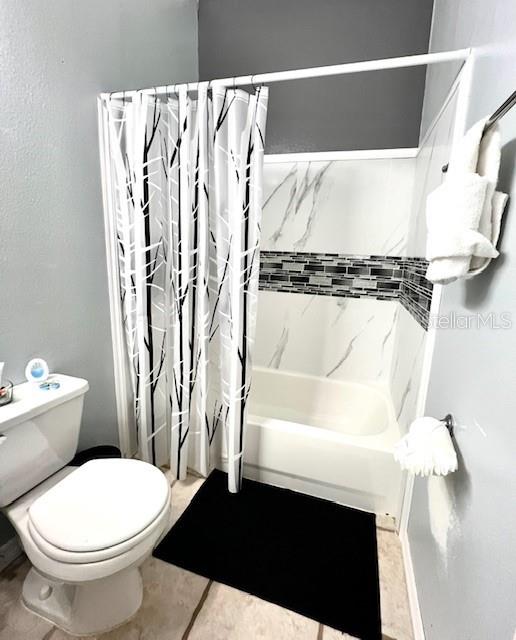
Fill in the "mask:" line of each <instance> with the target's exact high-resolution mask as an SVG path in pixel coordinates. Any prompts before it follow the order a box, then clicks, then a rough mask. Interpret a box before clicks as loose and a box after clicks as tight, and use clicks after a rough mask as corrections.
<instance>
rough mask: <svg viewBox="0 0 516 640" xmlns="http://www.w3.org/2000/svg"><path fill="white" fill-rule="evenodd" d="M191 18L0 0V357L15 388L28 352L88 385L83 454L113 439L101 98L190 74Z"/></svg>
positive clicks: (169, 10)
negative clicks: (99, 129)
mask: <svg viewBox="0 0 516 640" xmlns="http://www.w3.org/2000/svg"><path fill="white" fill-rule="evenodd" d="M196 11H197V4H196V2H195V0H150V1H147V2H145V3H142V2H138V1H137V0H109V1H106V0H90V1H89V2H80V1H79V0H46V1H45V2H41V1H39V0H26V1H24V2H16V1H15V0H6V1H5V2H2V3H0V43H1V44H0V51H1V55H0V77H1V78H2V100H1V109H0V131H1V136H2V153H1V154H0V191H1V193H2V204H1V206H0V264H1V274H2V303H1V305H0V360H5V362H6V369H5V375H6V376H7V377H9V378H11V379H12V380H13V381H15V382H20V381H21V380H22V379H23V377H24V376H23V369H24V365H25V363H26V362H27V360H28V359H29V358H31V357H33V356H35V355H39V356H42V357H44V358H46V359H47V360H48V363H49V365H50V368H51V369H52V370H55V371H60V372H63V373H68V374H71V375H76V376H83V377H85V378H87V379H88V380H89V381H90V386H91V390H90V392H89V393H88V395H87V397H86V402H85V408H84V419H83V427H82V432H81V442H80V446H82V447H86V446H89V445H93V444H95V443H99V442H103V443H116V442H117V439H118V436H117V429H116V412H115V398H114V387H113V367H112V356H111V336H110V325H109V306H108V293H107V277H106V261H105V253H104V228H103V213H102V197H101V188H100V170H99V156H98V145H97V115H96V95H97V94H98V93H99V92H100V91H106V90H113V89H123V88H128V89H130V88H134V87H139V86H150V85H153V84H159V83H165V82H171V81H182V80H189V79H190V80H191V79H195V78H196V77H197V13H196ZM1 526H2V525H1V523H0V527H1ZM1 538H2V532H1V531H0V544H1V542H2V540H1Z"/></svg>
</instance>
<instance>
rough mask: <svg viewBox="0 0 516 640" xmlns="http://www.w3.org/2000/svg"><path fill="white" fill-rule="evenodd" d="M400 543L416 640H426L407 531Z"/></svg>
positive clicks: (402, 533)
mask: <svg viewBox="0 0 516 640" xmlns="http://www.w3.org/2000/svg"><path fill="white" fill-rule="evenodd" d="M400 542H401V550H402V553H403V565H404V568H405V580H406V582H407V591H408V599H409V606H410V617H411V619H412V630H413V632H414V640H425V630H424V628H423V620H422V618H421V610H420V608H419V599H418V597H417V587H416V576H415V574H414V565H413V564H412V555H411V553H410V543H409V539H408V536H407V531H406V530H403V529H402V530H401V531H400Z"/></svg>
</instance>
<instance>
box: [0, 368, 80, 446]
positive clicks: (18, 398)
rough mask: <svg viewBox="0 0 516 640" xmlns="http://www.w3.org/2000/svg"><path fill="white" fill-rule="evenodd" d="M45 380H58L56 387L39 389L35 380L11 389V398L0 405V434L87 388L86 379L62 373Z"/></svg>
mask: <svg viewBox="0 0 516 640" xmlns="http://www.w3.org/2000/svg"><path fill="white" fill-rule="evenodd" d="M47 382H58V383H59V385H60V386H59V388H58V389H47V390H44V389H40V387H39V384H38V383H35V382H24V383H22V384H18V385H16V386H15V387H14V389H13V400H12V402H11V403H10V404H7V405H4V406H3V407H0V434H2V433H5V432H6V431H7V430H8V429H11V428H12V427H14V426H15V425H17V424H20V423H21V422H25V421H26V420H30V419H31V418H34V417H35V416H37V415H39V414H41V413H44V412H45V411H48V410H49V409H52V408H53V407H56V406H57V405H60V404H62V403H63V402H66V401H67V400H72V399H73V398H76V397H77V396H81V395H84V394H85V393H86V391H88V389H89V385H88V381H87V380H83V379H82V378H74V377H73V376H65V375H63V374H58V373H56V374H52V375H51V376H50V377H49V379H48V381H47Z"/></svg>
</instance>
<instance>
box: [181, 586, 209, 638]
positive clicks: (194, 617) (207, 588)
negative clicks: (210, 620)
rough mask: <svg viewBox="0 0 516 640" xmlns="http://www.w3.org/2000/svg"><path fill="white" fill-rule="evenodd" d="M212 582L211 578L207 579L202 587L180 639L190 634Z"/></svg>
mask: <svg viewBox="0 0 516 640" xmlns="http://www.w3.org/2000/svg"><path fill="white" fill-rule="evenodd" d="M212 584H213V580H208V584H207V585H206V586H205V587H204V591H203V592H202V595H201V597H200V599H199V602H198V603H197V606H196V607H195V609H194V611H193V613H192V617H191V618H190V622H189V623H188V626H187V627H186V629H185V632H184V633H183V636H182V638H181V640H187V639H188V636H189V635H190V631H191V630H192V628H193V626H194V624H195V621H196V620H197V616H198V615H199V613H200V612H201V609H202V608H203V605H204V603H205V602H206V598H207V597H208V593H209V591H210V587H211V585H212Z"/></svg>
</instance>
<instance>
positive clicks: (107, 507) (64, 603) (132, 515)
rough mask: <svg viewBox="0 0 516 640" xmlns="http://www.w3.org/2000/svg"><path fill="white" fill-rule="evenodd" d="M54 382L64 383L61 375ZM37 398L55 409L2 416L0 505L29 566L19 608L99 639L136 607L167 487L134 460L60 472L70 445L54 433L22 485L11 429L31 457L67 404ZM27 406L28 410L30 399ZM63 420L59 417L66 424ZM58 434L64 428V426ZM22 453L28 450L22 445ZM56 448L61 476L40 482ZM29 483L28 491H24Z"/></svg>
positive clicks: (23, 457) (162, 523) (22, 459)
mask: <svg viewBox="0 0 516 640" xmlns="http://www.w3.org/2000/svg"><path fill="white" fill-rule="evenodd" d="M60 378H61V379H62V380H63V381H64V382H65V383H66V382H67V380H66V377H65V376H61V377H60ZM70 380H72V381H74V380H77V379H70ZM83 382H84V381H83ZM24 386H25V385H20V387H24ZM70 386H71V387H73V384H71V385H70ZM86 388H87V387H86ZM27 393H28V394H30V395H33V394H34V393H35V390H34V389H33V388H29V389H22V390H21V392H20V393H19V395H18V399H19V402H20V404H23V402H24V400H27ZM83 393H84V390H83ZM15 394H16V389H15ZM72 395H73V394H72ZM76 397H77V396H75V398H76ZM36 398H37V399H38V400H40V401H47V400H48V399H51V400H52V401H53V402H51V406H50V408H49V407H48V403H47V404H46V405H45V409H44V410H42V411H41V412H40V413H39V414H36V413H35V412H34V410H31V412H30V419H26V416H27V411H26V409H27V407H23V406H19V407H18V412H17V413H16V412H13V411H11V417H12V416H13V415H15V414H16V415H18V420H14V421H13V420H11V421H9V415H8V414H3V412H2V415H0V436H3V437H4V443H3V444H2V446H0V507H1V508H2V511H3V512H4V513H5V515H6V516H7V517H8V519H9V520H10V521H11V523H12V524H13V525H14V527H15V529H16V531H17V533H18V535H19V536H20V540H21V542H22V545H23V548H24V550H25V553H26V554H27V557H28V558H29V560H30V562H31V563H32V568H31V569H30V571H29V573H28V575H27V577H26V579H25V582H24V585H23V593H22V600H23V603H24V604H25V606H26V607H27V608H28V609H29V610H30V611H32V612H33V613H35V614H37V615H39V616H41V617H43V618H45V619H47V620H49V621H50V622H52V623H53V624H55V625H56V626H58V627H60V628H61V629H63V630H65V631H66V632H68V633H70V634H72V635H78V636H81V635H93V634H98V633H103V632H106V631H109V630H110V629H112V628H114V627H117V626H119V625H120V624H122V623H124V622H125V621H126V620H127V619H129V618H130V617H131V616H132V615H134V613H136V611H137V610H138V608H139V607H140V605H141V601H142V593H143V590H142V580H141V575H140V571H139V566H140V565H141V563H142V562H143V561H144V560H145V559H146V558H147V557H148V556H149V555H150V554H151V553H152V550H153V548H154V547H155V546H156V544H157V542H158V541H159V540H160V538H161V537H162V536H163V534H164V533H165V532H166V531H167V529H168V527H169V525H170V485H169V483H168V481H167V479H166V478H165V476H164V474H163V473H162V472H161V471H160V470H159V469H157V468H156V467H153V466H152V465H150V464H147V463H145V462H141V461H139V460H129V459H120V458H117V459H103V460H92V461H90V462H87V463H85V464H84V465H82V466H81V467H78V468H76V467H70V466H65V464H66V463H65V464H62V463H63V462H65V459H66V462H69V461H70V460H71V458H72V457H73V455H74V453H75V449H76V445H73V442H72V446H64V447H63V444H64V443H63V439H64V438H66V436H64V435H63V434H62V432H61V434H60V433H59V431H54V437H57V438H58V443H53V451H47V452H46V453H47V454H48V457H44V458H41V456H40V457H39V459H38V461H37V462H39V466H38V468H37V469H39V475H42V474H43V475H44V476H45V479H43V480H42V481H40V482H35V480H34V478H36V477H38V473H37V470H36V469H35V468H33V469H32V471H31V472H30V474H28V475H29V477H30V480H24V479H23V477H22V475H20V473H19V466H20V465H21V466H25V465H26V462H27V456H29V457H30V453H29V454H27V453H26V451H18V447H19V445H20V442H17V441H16V437H15V436H16V433H17V430H16V427H18V431H20V426H21V425H22V424H23V425H24V426H25V436H27V434H29V435H31V436H32V440H33V441H34V442H35V446H34V449H35V450H38V443H39V447H40V448H41V447H42V448H45V446H51V445H52V438H48V437H47V443H48V445H43V444H42V443H41V442H40V440H41V438H37V437H36V436H37V435H39V436H41V435H42V431H43V430H44V431H45V436H48V435H49V434H48V429H47V427H48V426H49V424H51V425H52V426H55V425H54V422H53V420H51V419H50V420H49V419H48V413H49V412H50V409H55V408H56V407H62V406H63V404H64V403H66V402H71V401H73V399H74V398H71V397H70V396H69V395H68V396H67V395H66V394H63V395H62V396H61V398H60V401H58V402H57V398H56V396H53V397H52V396H38V394H37V393H36ZM30 400H31V402H30V403H29V404H30V405H31V406H32V405H33V404H34V402H33V400H34V398H33V397H31V398H30ZM77 408H78V407H77V406H76V407H75V408H74V412H76V411H77ZM24 409H25V411H24ZM80 409H82V402H81V407H80ZM23 415H24V416H25V418H23ZM65 415H66V414H61V415H60V416H59V417H60V418H61V419H64V418H65ZM42 416H45V420H44V421H43V422H44V424H42V420H41V417H42ZM2 418H3V420H2ZM22 418H23V419H22ZM38 418H39V419H38ZM64 421H65V422H66V420H64ZM28 423H30V425H29V427H27V425H28ZM59 426H60V427H61V429H62V430H65V429H66V425H65V424H63V423H61V424H60V425H59ZM56 434H57V435H56ZM69 435H70V434H69ZM9 443H10V444H11V453H12V451H13V449H12V445H13V444H15V445H17V446H16V447H15V448H14V451H18V462H19V465H18V466H17V465H16V461H13V460H11V461H10V464H7V462H8V460H7V458H5V456H4V453H5V449H4V448H7V445H9ZM75 443H76V440H75ZM68 444H70V443H68ZM25 447H26V448H27V447H30V444H29V443H25ZM3 450H4V451H3ZM56 450H59V452H60V453H64V456H63V457H61V458H60V461H61V464H60V465H59V466H60V467H61V468H59V469H58V470H57V471H55V472H53V473H52V474H51V475H49V476H48V469H51V468H52V469H53V468H54V467H55V466H56V464H57V461H56V457H55V455H51V454H55V451H56ZM39 454H41V452H39ZM3 456H4V459H2V458H3ZM2 462H5V465H4V467H2ZM35 463H36V461H32V464H35ZM2 469H3V471H2ZM2 477H3V479H4V480H5V484H2ZM27 483H29V484H30V485H32V488H30V489H29V490H26V491H23V489H26V488H27ZM13 494H14V495H18V497H17V498H16V499H14V500H12V501H10V502H9V503H8V504H5V502H6V501H7V498H6V496H9V497H10V496H12V495H13Z"/></svg>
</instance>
